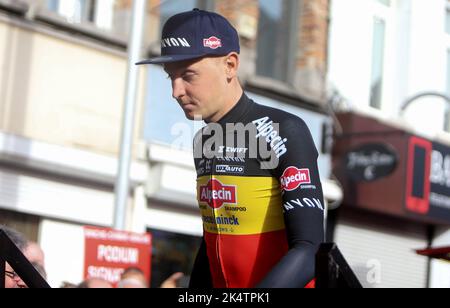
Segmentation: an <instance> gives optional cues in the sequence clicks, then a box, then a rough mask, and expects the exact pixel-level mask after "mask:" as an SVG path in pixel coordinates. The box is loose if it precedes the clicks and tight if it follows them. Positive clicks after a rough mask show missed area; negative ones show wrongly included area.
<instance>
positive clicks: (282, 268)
mask: <svg viewBox="0 0 450 308" xmlns="http://www.w3.org/2000/svg"><path fill="white" fill-rule="evenodd" d="M279 125H280V126H279V127H280V136H282V137H283V138H286V139H287V141H286V142H285V146H286V152H285V153H283V152H284V151H282V152H280V151H278V153H279V154H282V155H281V156H280V157H279V163H278V167H277V168H276V169H274V176H275V177H277V178H278V179H279V180H280V186H281V189H282V199H283V204H282V206H283V211H284V220H285V225H286V235H287V239H288V243H289V251H288V253H287V254H286V255H285V256H284V257H283V258H282V259H281V260H280V262H279V263H278V264H277V265H276V266H275V267H274V268H273V269H272V271H271V272H269V274H268V275H267V276H266V277H265V278H264V279H263V280H262V281H261V282H260V283H259V285H258V286H257V287H262V288H302V287H305V286H306V285H307V284H308V283H309V282H311V281H312V280H313V279H314V272H315V254H316V252H317V250H318V247H319V245H320V243H321V242H323V239H324V201H323V193H322V185H321V182H320V176H319V169H318V166H317V158H318V152H317V150H316V147H315V145H314V142H313V139H312V136H311V133H310V131H309V129H308V127H307V125H306V124H305V123H304V122H303V120H301V119H300V118H297V117H292V118H289V119H287V120H285V121H283V122H282V123H280V124H279Z"/></svg>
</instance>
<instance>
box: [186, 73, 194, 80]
mask: <svg viewBox="0 0 450 308" xmlns="http://www.w3.org/2000/svg"><path fill="white" fill-rule="evenodd" d="M194 77H195V74H194V73H187V74H184V75H183V79H184V80H186V81H190V80H192V79H193V78H194Z"/></svg>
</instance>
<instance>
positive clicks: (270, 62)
mask: <svg viewBox="0 0 450 308" xmlns="http://www.w3.org/2000/svg"><path fill="white" fill-rule="evenodd" d="M259 11H260V13H259V24H258V39H257V60H256V73H257V75H260V76H264V77H269V78H273V79H276V80H280V81H282V82H289V80H291V79H292V78H293V68H294V67H295V63H294V61H295V58H296V50H297V40H296V38H297V32H298V29H297V25H298V21H297V17H298V1H297V0H285V1H273V0H259Z"/></svg>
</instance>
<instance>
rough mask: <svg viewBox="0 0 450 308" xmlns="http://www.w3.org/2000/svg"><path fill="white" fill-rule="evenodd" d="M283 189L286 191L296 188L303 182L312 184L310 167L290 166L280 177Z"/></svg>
mask: <svg viewBox="0 0 450 308" xmlns="http://www.w3.org/2000/svg"><path fill="white" fill-rule="evenodd" d="M280 183H281V189H282V190H285V191H293V190H296V189H297V188H298V187H299V186H300V185H302V184H311V177H310V173H309V169H298V168H297V167H289V168H287V169H286V170H285V171H284V172H283V175H282V176H281V178H280Z"/></svg>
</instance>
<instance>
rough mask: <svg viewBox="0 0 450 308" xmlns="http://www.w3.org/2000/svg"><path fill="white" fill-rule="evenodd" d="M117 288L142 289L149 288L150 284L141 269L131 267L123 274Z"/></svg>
mask: <svg viewBox="0 0 450 308" xmlns="http://www.w3.org/2000/svg"><path fill="white" fill-rule="evenodd" d="M117 287H118V288H122V289H142V288H148V282H147V278H146V277H145V274H144V272H143V271H142V270H141V269H140V268H137V267H130V268H127V269H126V270H125V271H124V272H123V274H122V276H121V277H120V281H119V283H118V285H117Z"/></svg>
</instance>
